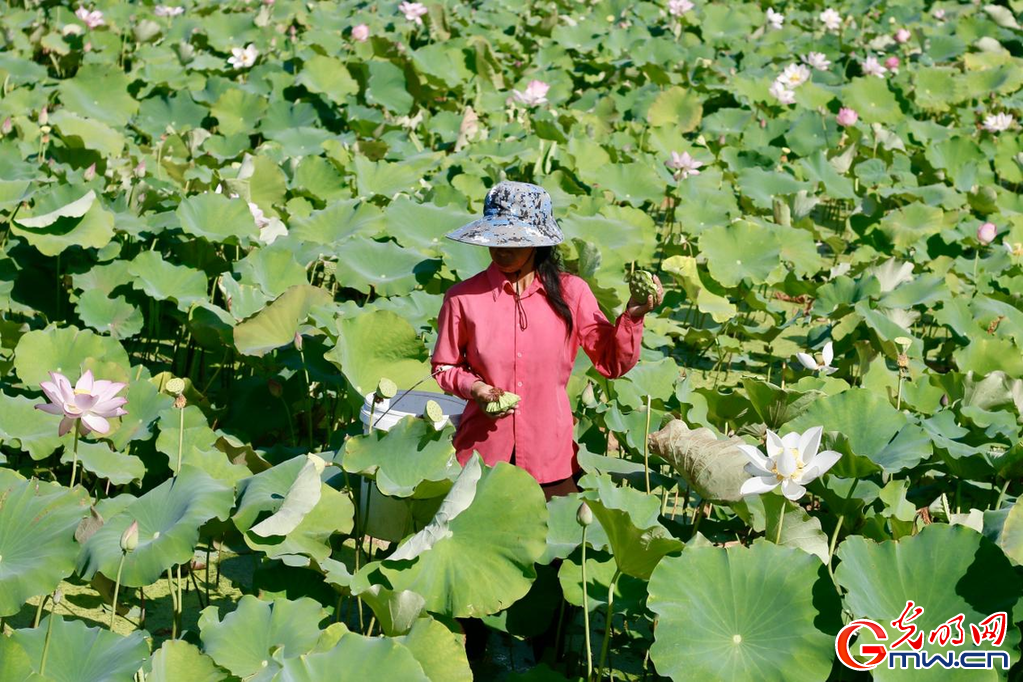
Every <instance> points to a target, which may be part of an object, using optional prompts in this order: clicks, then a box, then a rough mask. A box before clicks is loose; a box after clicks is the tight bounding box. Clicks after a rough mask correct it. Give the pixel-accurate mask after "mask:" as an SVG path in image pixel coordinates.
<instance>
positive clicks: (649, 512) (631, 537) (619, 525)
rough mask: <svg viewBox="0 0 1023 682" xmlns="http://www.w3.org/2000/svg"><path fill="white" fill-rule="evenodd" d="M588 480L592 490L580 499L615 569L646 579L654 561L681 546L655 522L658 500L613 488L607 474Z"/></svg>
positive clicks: (631, 491) (624, 489) (658, 507)
mask: <svg viewBox="0 0 1023 682" xmlns="http://www.w3.org/2000/svg"><path fill="white" fill-rule="evenodd" d="M588 478H590V479H591V480H593V481H594V483H595V488H594V489H593V490H588V491H586V492H585V493H583V495H582V499H584V500H586V503H587V504H588V505H589V507H590V508H591V509H592V510H593V516H594V517H595V518H596V519H597V521H599V522H600V525H601V527H603V529H604V532H605V533H606V534H607V541H608V544H609V545H610V546H611V551H612V553H613V554H614V558H615V563H616V564H617V565H618V570H620V571H621V572H622V573H624V574H626V575H631V576H633V577H636V578H641V579H643V580H647V579H649V578H650V573H651V572H652V571H653V570H654V566H656V565H657V562H659V561H660V560H661V559H662V558H663V557H664V556H665V555H667V554H670V553H671V552H676V551H678V550H681V549H682V547H683V546H684V545H683V543H682V541H681V540H676V539H675V538H673V537H671V535H670V534H669V533H668V531H667V530H666V529H665V528H664V526H662V525H661V524H660V523H659V522H658V520H657V517H658V515H659V514H660V511H661V504H660V501H659V500H658V499H657V497H655V496H651V495H646V494H645V493H642V492H640V491H638V490H634V489H632V488H628V487H621V488H619V487H616V486H615V485H614V483H613V482H612V481H611V477H610V476H607V475H601V476H599V477H595V478H594V477H593V476H592V474H591V475H589V476H588Z"/></svg>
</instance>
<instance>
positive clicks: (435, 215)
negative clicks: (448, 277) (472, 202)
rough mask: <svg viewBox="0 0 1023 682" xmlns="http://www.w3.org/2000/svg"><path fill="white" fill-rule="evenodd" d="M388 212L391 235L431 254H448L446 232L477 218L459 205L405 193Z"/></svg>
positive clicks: (388, 225)
mask: <svg viewBox="0 0 1023 682" xmlns="http://www.w3.org/2000/svg"><path fill="white" fill-rule="evenodd" d="M384 215H385V217H386V220H387V235H388V236H391V237H394V238H395V239H397V240H398V243H399V244H401V245H402V246H404V247H406V248H409V249H415V250H416V251H419V252H421V253H425V254H428V255H430V256H440V255H445V253H444V252H446V251H448V250H449V249H448V245H449V244H450V242H448V240H445V239H444V235H446V234H447V233H448V232H451V231H452V230H454V229H456V228H458V227H461V226H462V225H464V224H466V223H469V222H472V220H473V219H474V218H475V216H473V215H471V214H469V213H466V212H465V211H462V210H459V209H458V208H457V207H455V206H451V205H449V206H436V205H434V204H424V203H419V202H416V201H413V200H411V199H409V198H408V197H404V196H400V197H398V198H397V199H395V200H394V201H392V202H391V203H390V204H388V205H387V209H386V211H385V213H384Z"/></svg>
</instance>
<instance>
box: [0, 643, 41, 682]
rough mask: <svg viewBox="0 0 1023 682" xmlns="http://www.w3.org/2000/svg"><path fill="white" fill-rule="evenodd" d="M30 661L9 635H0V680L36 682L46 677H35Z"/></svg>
mask: <svg viewBox="0 0 1023 682" xmlns="http://www.w3.org/2000/svg"><path fill="white" fill-rule="evenodd" d="M35 675H36V673H34V672H32V661H31V660H29V657H28V653H27V652H26V651H25V650H24V649H22V648H21V645H20V644H18V643H17V642H15V641H14V639H13V638H11V637H0V680H4V682H37V681H41V680H45V679H46V678H40V677H35Z"/></svg>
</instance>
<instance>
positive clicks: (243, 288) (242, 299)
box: [217, 274, 273, 321]
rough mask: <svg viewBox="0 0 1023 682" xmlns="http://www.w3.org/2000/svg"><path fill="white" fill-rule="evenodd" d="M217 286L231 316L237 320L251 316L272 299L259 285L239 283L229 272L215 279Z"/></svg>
mask: <svg viewBox="0 0 1023 682" xmlns="http://www.w3.org/2000/svg"><path fill="white" fill-rule="evenodd" d="M217 288H218V289H220V292H221V293H222V294H223V295H224V299H225V301H226V305H227V309H228V311H230V313H231V317H233V318H234V319H235V320H238V321H241V320H244V319H245V318H247V317H252V316H253V315H255V314H256V313H258V312H259V311H261V310H262V309H263V308H265V307H266V305H267V304H268V303H269V302H270V301H272V300H273V298H272V297H270V296H268V295H266V294H265V293H263V290H262V289H260V288H259V287H257V286H252V285H251V284H241V283H240V282H238V281H237V280H235V278H234V277H232V276H230V275H229V274H224V275H222V276H221V277H219V278H218V279H217Z"/></svg>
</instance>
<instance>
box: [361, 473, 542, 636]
mask: <svg viewBox="0 0 1023 682" xmlns="http://www.w3.org/2000/svg"><path fill="white" fill-rule="evenodd" d="M481 461H482V460H481V459H480V458H479V457H478V456H475V455H474V456H473V458H472V459H470V460H469V462H468V463H467V464H466V465H465V468H464V469H463V470H462V474H461V475H460V476H459V478H458V480H457V481H456V482H455V485H454V487H452V489H451V492H449V493H448V495H447V497H445V498H444V502H443V503H442V504H441V508H440V510H439V511H438V512H437V515H436V516H435V517H434V519H433V521H431V522H430V524H429V525H428V526H427V527H426V528H424V529H423V530H422V531H420V532H419V533H417V534H416V535H414V536H412V537H411V538H409V539H408V540H406V541H405V543H404V544H402V545H401V546H399V547H398V549H397V550H396V551H395V554H393V555H392V558H391V559H385V560H383V561H382V562H373V563H371V564H367V565H366V566H365V567H363V569H362V570H360V571H359V573H357V574H356V576H355V581H356V583H359V584H360V585H361V586H362V589H366V588H368V586H369V584H371V583H376V584H383V585H385V586H387V587H388V588H389V589H392V590H396V591H400V590H412V591H413V592H418V593H419V594H421V595H423V597H425V598H426V608H427V609H428V610H429V611H431V612H434V613H438V614H443V615H447V616H455V617H460V618H461V617H467V616H471V617H479V616H484V615H488V614H491V613H497V612H498V611H500V610H502V609H505V608H507V607H508V606H510V605H511V604H512V603H514V602H515V601H517V600H518V599H519V598H521V597H522V596H523V595H525V594H526V592H528V591H529V586H530V583H531V582H532V581H533V578H534V577H535V572H534V568H533V564H534V562H535V561H536V560H537V559H538V558H539V557H540V556H541V555H542V554H543V552H544V548H545V543H544V537H545V536H546V525H547V513H546V507H545V505H544V498H543V494H542V491H541V490H540V486H539V485H537V484H536V480H535V479H534V478H533V477H532V476H531V475H530V474H528V473H526V472H525V471H523V470H522V469H520V468H518V467H515V466H512V465H510V464H506V463H504V462H500V463H498V464H497V466H496V467H494V468H492V469H491V468H487V469H486V470H483V471H481V469H482V466H481ZM393 557H397V558H393ZM403 557H404V558H403ZM353 591H359V589H358V588H356V587H353Z"/></svg>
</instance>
